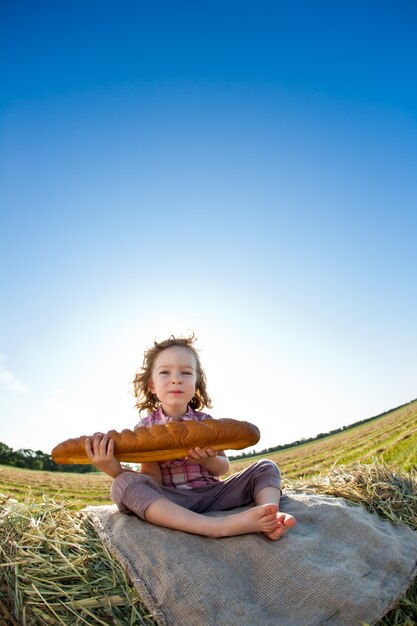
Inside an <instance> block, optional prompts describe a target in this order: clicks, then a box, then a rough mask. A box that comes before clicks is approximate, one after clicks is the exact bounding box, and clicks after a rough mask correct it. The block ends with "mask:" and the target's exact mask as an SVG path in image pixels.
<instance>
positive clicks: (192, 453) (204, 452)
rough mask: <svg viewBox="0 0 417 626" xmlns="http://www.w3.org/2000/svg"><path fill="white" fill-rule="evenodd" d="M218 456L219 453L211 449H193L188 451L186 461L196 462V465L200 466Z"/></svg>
mask: <svg viewBox="0 0 417 626" xmlns="http://www.w3.org/2000/svg"><path fill="white" fill-rule="evenodd" d="M216 456H217V451H216V450H212V449H211V448H192V449H191V450H188V455H187V456H186V457H185V460H186V461H192V462H193V461H194V462H195V463H200V465H204V464H205V463H207V461H210V459H213V458H214V457H216Z"/></svg>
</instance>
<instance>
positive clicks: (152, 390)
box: [148, 381, 155, 393]
mask: <svg viewBox="0 0 417 626" xmlns="http://www.w3.org/2000/svg"><path fill="white" fill-rule="evenodd" d="M148 389H149V391H150V392H151V393H155V385H154V384H153V382H152V381H150V382H149V387H148Z"/></svg>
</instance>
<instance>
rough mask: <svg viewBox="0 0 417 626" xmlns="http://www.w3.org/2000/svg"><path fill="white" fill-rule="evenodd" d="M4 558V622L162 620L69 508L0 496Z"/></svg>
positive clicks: (0, 614)
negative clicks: (147, 606) (156, 618)
mask: <svg viewBox="0 0 417 626" xmlns="http://www.w3.org/2000/svg"><path fill="white" fill-rule="evenodd" d="M0 561H1V563H0V589H1V600H0V624H2V623H4V624H12V625H13V626H14V625H19V626H22V625H24V626H31V625H35V624H36V625H43V624H45V625H48V626H49V625H51V624H54V625H55V624H56V625H58V624H63V625H64V626H69V625H71V624H77V625H78V624H80V625H81V624H87V625H88V626H93V625H96V624H97V625H98V624H100V625H101V626H109V625H113V624H114V625H117V626H119V625H120V626H122V625H123V626H125V625H128V624H139V625H144V626H150V625H152V624H154V623H155V622H154V621H153V619H152V618H151V616H150V615H149V613H148V612H147V610H146V609H145V607H144V606H143V604H142V603H141V601H140V598H139V597H138V594H137V592H136V590H135V588H134V587H133V585H132V584H131V583H130V581H129V580H128V579H127V576H126V574H125V572H124V570H123V568H122V566H121V565H119V563H118V562H117V561H116V560H115V559H114V558H113V557H112V556H111V555H110V554H109V552H108V550H107V548H106V546H105V545H104V544H103V543H102V542H101V540H100V539H99V537H98V536H97V534H96V532H95V529H94V527H93V526H92V524H91V522H90V520H89V518H87V516H86V515H85V514H84V513H82V512H80V511H76V510H75V511H74V510H72V507H71V505H69V504H66V503H57V502H55V501H54V500H53V499H51V498H49V497H46V496H45V497H44V498H43V501H42V502H41V503H39V502H38V503H36V502H33V501H30V500H26V501H25V502H23V503H19V502H17V501H16V500H13V499H10V498H9V499H7V498H5V497H4V496H3V497H2V496H0Z"/></svg>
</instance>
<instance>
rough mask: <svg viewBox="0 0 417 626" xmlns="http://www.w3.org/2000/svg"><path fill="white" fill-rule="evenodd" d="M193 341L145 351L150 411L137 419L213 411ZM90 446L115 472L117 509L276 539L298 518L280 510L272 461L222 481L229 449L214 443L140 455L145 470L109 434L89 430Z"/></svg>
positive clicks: (210, 532)
mask: <svg viewBox="0 0 417 626" xmlns="http://www.w3.org/2000/svg"><path fill="white" fill-rule="evenodd" d="M194 341H195V337H194V335H193V336H192V337H189V338H176V337H174V336H171V337H170V338H169V339H167V340H165V341H162V342H160V343H157V342H155V343H154V346H153V347H152V348H150V349H149V350H148V351H147V352H145V356H144V361H143V366H142V370H141V371H140V372H138V373H137V375H136V377H135V380H134V381H133V382H134V391H135V396H136V398H137V403H136V406H137V408H138V409H139V410H140V411H142V410H143V409H148V410H149V411H151V413H150V414H149V415H148V416H147V417H145V418H144V419H142V420H141V421H140V422H139V424H138V425H137V426H152V425H154V424H166V423H167V422H170V421H173V420H180V421H181V420H194V421H197V422H199V421H201V420H202V419H213V418H211V416H210V415H207V414H205V413H202V412H201V411H199V410H198V409H201V408H203V407H210V406H211V400H210V398H209V396H208V394H207V390H206V376H205V373H204V371H203V369H202V367H201V363H200V358H199V355H198V353H197V351H196V349H195V348H194V347H193V345H192V344H193V343H194ZM86 452H87V455H88V457H89V458H90V460H91V462H92V463H93V464H94V465H95V466H96V467H98V468H99V469H100V470H102V471H103V472H105V473H106V474H109V475H110V476H112V478H114V481H113V484H112V488H111V496H112V499H113V501H114V502H115V503H116V504H117V506H118V508H119V510H120V511H122V512H125V513H135V514H136V515H138V516H139V517H140V518H141V519H143V520H146V521H147V522H150V523H152V524H156V525H158V526H165V527H167V528H173V529H175V530H182V531H184V532H188V533H193V534H197V535H205V536H207V537H217V538H218V537H230V536H234V535H243V534H246V533H252V532H262V533H263V534H264V535H265V536H266V537H267V538H268V539H271V540H277V539H279V538H280V537H281V536H282V535H283V534H284V533H285V532H286V531H287V530H288V529H289V528H292V527H293V526H294V525H295V523H296V522H295V519H294V517H293V516H292V515H288V514H286V513H282V512H279V501H280V497H281V475H280V471H279V469H278V467H277V465H276V464H275V463H273V462H272V461H269V460H266V459H264V460H261V461H257V462H256V463H253V464H252V465H250V466H249V467H248V468H246V469H244V470H243V471H241V472H239V473H238V474H234V475H233V476H230V477H229V478H227V479H226V480H224V481H221V480H220V478H219V476H221V475H223V474H225V473H226V472H227V471H228V469H229V461H228V459H227V457H226V455H225V453H224V452H216V451H215V450H212V449H211V448H198V447H197V448H194V449H192V450H189V451H188V456H187V457H186V458H184V459H175V460H172V461H164V462H160V463H157V462H147V463H142V464H141V468H140V472H136V471H133V470H129V469H125V468H123V467H122V466H121V464H120V463H119V461H118V460H117V459H116V457H115V456H114V443H113V440H112V439H111V438H109V436H108V435H103V434H102V433H95V435H93V437H91V438H88V439H87V440H86ZM252 503H255V505H256V506H254V507H251V508H249V509H248V510H245V511H243V512H239V513H233V514H230V515H225V516H221V517H211V516H207V515H202V513H205V512H208V511H226V510H228V509H232V508H235V507H240V506H245V505H248V504H252Z"/></svg>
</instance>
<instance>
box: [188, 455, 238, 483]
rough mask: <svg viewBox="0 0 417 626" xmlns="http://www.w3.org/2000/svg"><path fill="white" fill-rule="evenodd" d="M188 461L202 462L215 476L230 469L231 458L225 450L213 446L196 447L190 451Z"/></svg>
mask: <svg viewBox="0 0 417 626" xmlns="http://www.w3.org/2000/svg"><path fill="white" fill-rule="evenodd" d="M186 459H187V461H193V462H195V463H200V465H203V466H204V467H205V468H206V469H207V470H208V471H209V472H211V473H212V474H214V475H215V476H222V475H223V474H226V473H227V472H228V471H229V467H230V464H229V459H228V458H227V456H226V454H225V453H224V452H223V451H219V452H216V450H212V449H211V448H194V449H192V450H189V451H188V456H187V457H186Z"/></svg>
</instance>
